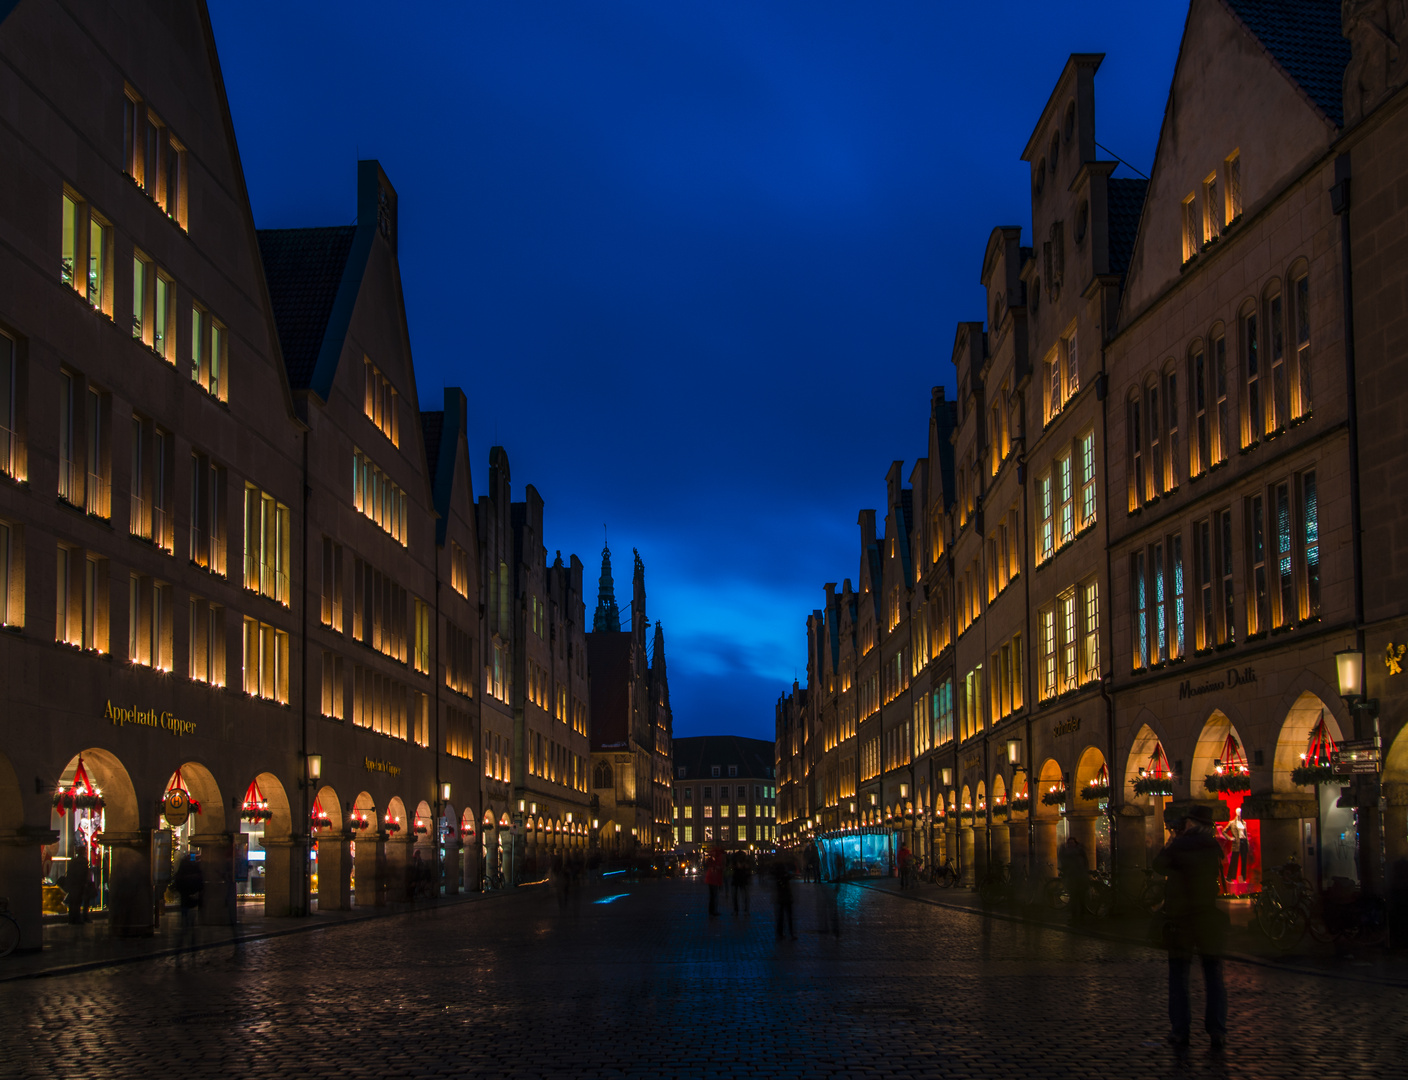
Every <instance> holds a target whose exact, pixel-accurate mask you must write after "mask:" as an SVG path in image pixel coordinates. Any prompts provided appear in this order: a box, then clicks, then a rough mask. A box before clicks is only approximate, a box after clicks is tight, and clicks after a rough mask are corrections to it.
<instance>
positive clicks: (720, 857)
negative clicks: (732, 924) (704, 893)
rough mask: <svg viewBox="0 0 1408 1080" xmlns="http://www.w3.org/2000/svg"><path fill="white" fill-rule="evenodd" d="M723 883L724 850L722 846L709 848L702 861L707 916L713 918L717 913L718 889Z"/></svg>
mask: <svg viewBox="0 0 1408 1080" xmlns="http://www.w3.org/2000/svg"><path fill="white" fill-rule="evenodd" d="M723 883H724V852H723V848H720V847H717V846H715V847H712V848H710V849H709V857H708V859H707V860H706V861H705V863H704V884H705V885H707V886H709V918H711V919H712V918H713V917H714V916H716V915H718V913H719V889H720V888H722V887H723Z"/></svg>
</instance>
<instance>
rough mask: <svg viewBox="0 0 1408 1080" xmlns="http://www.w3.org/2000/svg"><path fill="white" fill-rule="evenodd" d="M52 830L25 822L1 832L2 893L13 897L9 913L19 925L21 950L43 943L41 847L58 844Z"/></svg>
mask: <svg viewBox="0 0 1408 1080" xmlns="http://www.w3.org/2000/svg"><path fill="white" fill-rule="evenodd" d="M58 840H59V834H58V833H57V832H55V831H54V830H52V829H36V828H31V827H30V826H27V825H22V826H20V827H19V828H18V829H14V830H9V831H6V832H4V833H0V896H5V897H8V898H9V900H10V914H11V915H13V916H14V917H15V921H16V922H18V923H19V924H20V942H19V944H18V945H17V946H16V949H18V950H19V951H20V952H35V951H37V950H38V949H40V948H42V947H43V945H44V918H43V915H44V890H43V887H42V882H43V880H44V863H43V859H42V854H43V853H42V850H41V849H42V847H43V845H45V844H56V843H58Z"/></svg>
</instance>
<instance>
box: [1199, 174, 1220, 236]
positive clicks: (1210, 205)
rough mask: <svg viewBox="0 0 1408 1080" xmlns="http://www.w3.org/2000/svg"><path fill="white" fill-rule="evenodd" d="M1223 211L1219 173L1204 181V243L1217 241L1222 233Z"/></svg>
mask: <svg viewBox="0 0 1408 1080" xmlns="http://www.w3.org/2000/svg"><path fill="white" fill-rule="evenodd" d="M1221 210H1222V204H1221V203H1220V202H1219V200H1218V190H1217V173H1213V174H1212V175H1211V176H1209V177H1208V178H1207V179H1206V180H1204V181H1203V242H1204V243H1207V242H1208V241H1209V240H1216V239H1217V237H1218V234H1220V233H1221V232H1222V222H1221V221H1219V220H1218V214H1219V213H1220V212H1221Z"/></svg>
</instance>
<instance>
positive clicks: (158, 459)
mask: <svg viewBox="0 0 1408 1080" xmlns="http://www.w3.org/2000/svg"><path fill="white" fill-rule="evenodd" d="M172 444H173V441H172V438H171V433H170V432H167V431H162V430H161V428H153V429H152V460H151V493H152V527H151V539H152V542H153V543H155V544H156V546H157V547H159V548H161V549H162V550H163V551H167V552H169V551H171V549H172V543H173V539H174V537H175V534H176V521H175V515H174V514H173V513H172V512H171V466H170V458H171V448H172Z"/></svg>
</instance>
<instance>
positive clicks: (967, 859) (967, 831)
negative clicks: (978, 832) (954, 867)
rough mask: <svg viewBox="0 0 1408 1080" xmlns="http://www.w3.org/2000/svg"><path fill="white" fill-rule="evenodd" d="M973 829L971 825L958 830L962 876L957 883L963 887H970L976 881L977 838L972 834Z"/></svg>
mask: <svg viewBox="0 0 1408 1080" xmlns="http://www.w3.org/2000/svg"><path fill="white" fill-rule="evenodd" d="M974 831H975V830H974V829H973V828H972V827H971V826H967V825H965V826H963V827H962V828H960V829H959V830H958V844H959V850H960V851H961V852H962V853H963V859H962V863H963V865H962V866H961V867H960V871H961V874H962V876H961V877H960V878H959V884H961V885H963V886H964V887H965V888H972V887H973V885H974V884H976V882H977V881H978V876H977V858H978V855H977V842H976V841H977V838H976V837H975V836H974V835H973V834H974Z"/></svg>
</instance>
